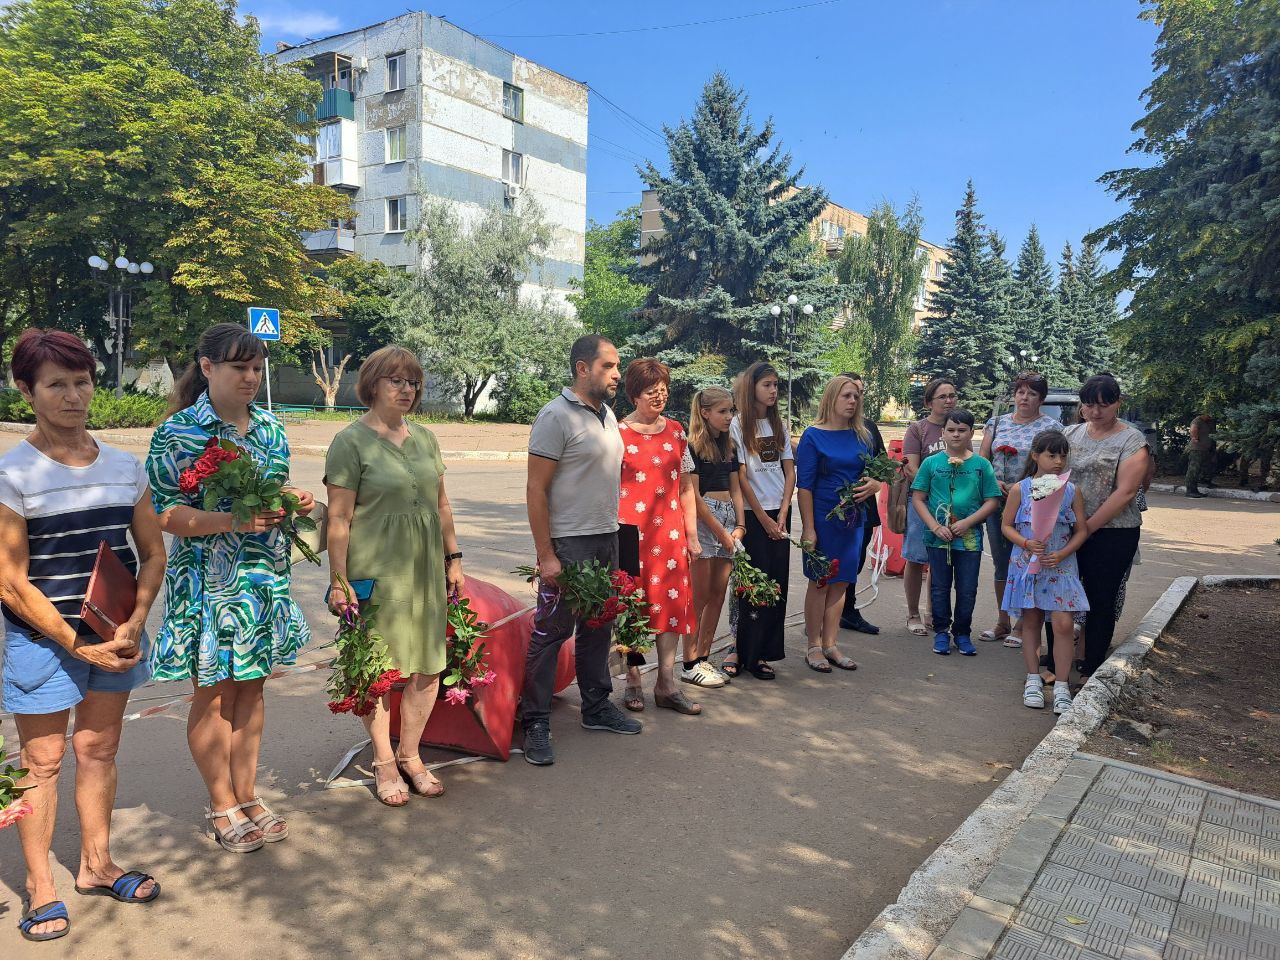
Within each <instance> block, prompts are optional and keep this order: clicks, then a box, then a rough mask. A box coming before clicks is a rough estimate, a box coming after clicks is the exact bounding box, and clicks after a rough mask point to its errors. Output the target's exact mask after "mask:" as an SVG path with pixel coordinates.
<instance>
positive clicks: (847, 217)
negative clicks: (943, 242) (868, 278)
mask: <svg viewBox="0 0 1280 960" xmlns="http://www.w3.org/2000/svg"><path fill="white" fill-rule="evenodd" d="M665 232H666V231H665V230H664V228H663V226H662V204H661V203H659V201H658V194H657V191H656V190H645V191H644V192H643V193H642V194H641V195H640V246H641V247H643V246H644V245H645V244H646V243H648V242H650V241H651V240H653V239H655V238H657V237H659V236H661V235H662V234H663V233H665ZM809 232H810V234H811V235H812V236H813V238H814V240H818V241H821V242H822V244H823V245H824V247H825V248H826V251H827V255H828V256H831V257H836V256H839V254H840V250H841V248H842V247H843V246H844V241H845V238H846V237H848V236H850V235H854V234H856V235H857V236H860V237H865V236H866V235H867V218H866V217H865V216H864V215H863V214H861V213H858V212H857V211H856V210H851V209H849V208H848V207H842V206H840V205H839V204H836V203H828V204H827V205H826V207H824V208H823V210H822V212H821V213H819V214H818V216H816V217H815V218H814V219H813V222H812V223H811V224H809ZM920 249H921V250H923V251H924V252H925V253H927V254H928V255H929V263H928V265H927V266H926V267H925V272H924V277H923V279H922V281H921V284H920V289H919V290H918V291H917V292H916V300H915V304H914V307H915V324H914V325H915V329H917V330H918V329H919V328H920V327H921V325H922V324H923V323H924V321H925V318H926V317H927V316H928V312H927V310H926V307H927V305H928V302H929V296H930V294H931V293H932V292H933V291H934V290H936V289H937V286H938V281H940V280H941V279H942V276H943V274H944V273H945V272H946V269H947V251H946V249H945V248H944V247H940V246H938V245H937V244H935V243H930V242H929V241H927V240H921V241H920ZM839 322H840V321H837V323H839Z"/></svg>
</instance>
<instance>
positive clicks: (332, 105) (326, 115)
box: [304, 53, 356, 123]
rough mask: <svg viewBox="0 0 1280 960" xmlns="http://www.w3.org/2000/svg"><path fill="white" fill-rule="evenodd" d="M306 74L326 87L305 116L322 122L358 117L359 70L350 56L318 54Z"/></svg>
mask: <svg viewBox="0 0 1280 960" xmlns="http://www.w3.org/2000/svg"><path fill="white" fill-rule="evenodd" d="M306 73H307V76H308V77H309V78H310V79H312V80H316V81H318V82H319V84H320V86H321V87H322V88H323V91H324V92H323V93H322V94H321V96H320V102H319V103H318V104H316V106H315V107H314V109H313V110H311V111H307V112H306V114H305V116H304V119H305V120H315V121H316V122H318V123H323V122H325V121H326V120H338V119H341V120H355V118H356V70H355V64H354V63H353V62H352V60H351V58H350V57H348V56H344V55H343V54H341V53H318V54H316V55H315V56H314V57H312V58H311V61H310V65H309V67H308V68H307V71H306Z"/></svg>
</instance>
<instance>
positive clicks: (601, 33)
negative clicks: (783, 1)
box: [489, 0, 844, 40]
mask: <svg viewBox="0 0 1280 960" xmlns="http://www.w3.org/2000/svg"><path fill="white" fill-rule="evenodd" d="M843 2H844V0H815V2H813V3H801V4H797V5H796V6H793V7H778V8H777V9H774V10H760V11H757V12H756V13H740V14H737V15H735V16H732V17H716V18H714V19H711V20H690V21H687V22H685V23H662V24H655V25H653V26H648V27H623V28H620V29H618V30H585V31H582V32H580V33H492V34H489V36H491V37H501V38H503V39H512V40H551V39H556V38H562V37H611V36H617V35H618V34H623V33H648V32H651V31H654V30H679V29H683V28H684V27H705V26H707V25H709V24H713V23H729V22H731V21H734V20H750V19H753V18H755V17H769V16H773V15H774V14H778V13H791V12H793V11H795V10H808V9H809V8H810V7H826V6H830V5H831V4H833V3H843Z"/></svg>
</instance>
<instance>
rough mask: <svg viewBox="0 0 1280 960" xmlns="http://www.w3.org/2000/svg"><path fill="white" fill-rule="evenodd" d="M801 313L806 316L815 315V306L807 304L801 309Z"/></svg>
mask: <svg viewBox="0 0 1280 960" xmlns="http://www.w3.org/2000/svg"><path fill="white" fill-rule="evenodd" d="M800 312H801V313H803V314H804V315H805V316H808V315H809V314H811V313H813V304H812V303H806V304H805V305H804V306H803V307H801V308H800Z"/></svg>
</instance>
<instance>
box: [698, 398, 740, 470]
mask: <svg viewBox="0 0 1280 960" xmlns="http://www.w3.org/2000/svg"><path fill="white" fill-rule="evenodd" d="M725 401H728V402H730V403H732V402H733V394H731V393H730V392H729V391H728V390H726V389H725V388H724V387H705V388H703V389H702V390H699V391H698V392H697V393H695V394H694V395H693V404H692V405H691V406H690V408H689V446H690V447H692V448H693V452H694V453H696V454H697V455H698V459H699V460H702V461H704V462H706V463H723V462H724V461H725V460H727V459H728V458H729V452H728V443H727V441H728V437H727V435H726V434H724V433H722V434H720V436H718V437H713V436H712V435H711V428H710V427H709V426H707V421H706V419H705V418H704V417H703V416H702V411H704V410H710V409H711V408H712V407H716V406H719V405H720V404H722V403H724V402H725Z"/></svg>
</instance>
